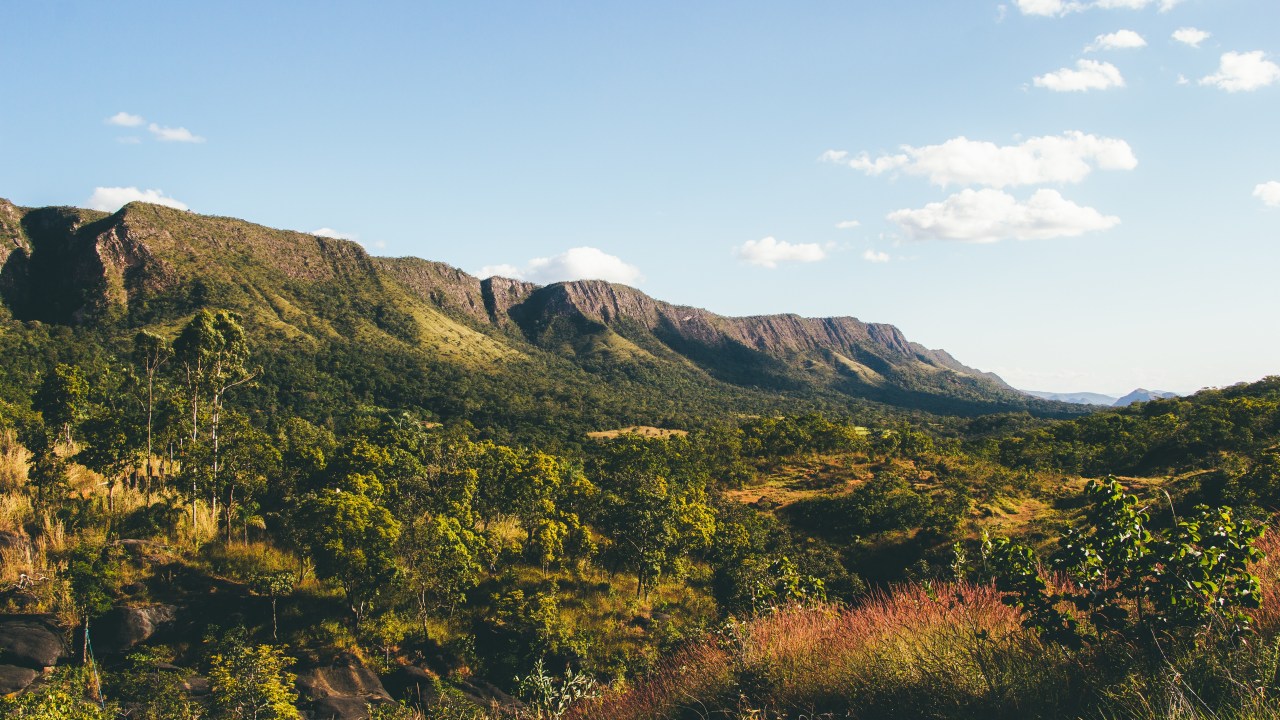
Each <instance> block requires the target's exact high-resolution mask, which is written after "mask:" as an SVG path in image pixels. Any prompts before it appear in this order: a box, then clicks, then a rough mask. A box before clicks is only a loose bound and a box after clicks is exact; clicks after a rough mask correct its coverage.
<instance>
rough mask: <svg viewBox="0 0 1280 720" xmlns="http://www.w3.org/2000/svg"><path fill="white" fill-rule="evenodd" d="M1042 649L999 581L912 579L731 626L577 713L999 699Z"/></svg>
mask: <svg viewBox="0 0 1280 720" xmlns="http://www.w3.org/2000/svg"><path fill="white" fill-rule="evenodd" d="M1011 657H1014V658H1019V659H1022V660H1026V661H1028V662H1022V663H1011V662H1010V658H1011ZM1044 657H1045V648H1044V647H1043V646H1041V645H1040V644H1039V643H1038V642H1037V641H1035V639H1034V638H1033V637H1032V636H1031V634H1030V633H1027V632H1025V631H1024V630H1022V628H1021V627H1020V625H1019V622H1018V616H1017V613H1016V611H1015V610H1014V609H1012V608H1010V607H1008V606H1006V605H1004V604H1002V603H1001V602H1000V597H999V593H997V592H996V591H995V589H994V588H991V587H989V586H978V585H972V584H968V583H959V584H953V585H941V586H938V587H937V588H936V592H932V593H931V592H929V591H927V590H926V589H925V588H923V587H921V586H918V585H904V586H900V587H896V588H894V589H893V590H892V591H890V592H882V593H876V594H874V595H872V596H871V597H870V598H868V599H867V601H866V602H864V603H862V604H861V605H859V606H857V607H854V608H848V609H841V608H836V607H832V606H818V607H807V608H806V607H794V608H787V609H782V610H779V611H777V612H775V613H771V614H768V615H764V616H762V617H759V618H757V619H755V620H753V621H751V622H748V623H743V624H739V625H736V626H731V627H730V628H729V629H728V630H726V631H725V632H724V633H723V634H722V636H720V637H717V638H714V639H708V640H707V641H706V642H703V643H701V644H699V645H696V646H693V647H691V648H689V649H688V650H686V651H685V652H684V653H683V654H681V655H680V656H678V657H677V658H675V659H673V660H672V661H671V662H669V663H666V664H665V665H664V666H663V667H662V668H661V669H660V670H658V671H657V672H656V673H655V674H654V675H653V676H651V677H650V678H648V679H647V680H645V681H643V682H641V683H639V684H638V685H637V686H635V687H633V688H631V689H629V690H627V691H624V692H620V693H616V694H613V695H610V696H608V697H605V698H603V699H601V700H599V701H597V702H596V703H594V704H592V705H591V706H589V707H582V708H579V709H578V712H577V713H576V714H575V715H574V717H575V718H581V719H585V718H616V719H617V720H626V719H630V718H634V719H636V720H639V719H640V718H645V719H650V718H654V719H656V718H686V717H688V718H702V717H716V716H725V715H727V714H730V713H731V714H734V715H741V716H750V712H751V711H756V712H759V713H763V714H761V715H759V717H798V716H800V715H801V714H806V713H808V714H812V713H822V712H839V713H842V714H843V713H845V712H851V711H859V710H862V711H866V712H868V713H875V712H876V711H877V710H876V709H877V708H883V707H889V706H893V707H898V708H900V709H907V708H910V707H916V706H919V708H920V710H919V711H920V712H921V713H924V712H927V709H926V708H928V707H941V706H950V707H956V706H965V707H968V706H972V705H986V704H998V703H1003V702H1007V698H1008V694H1007V693H1006V692H1005V688H1004V687H1003V686H1004V685H1006V684H1007V683H1008V682H1009V680H1010V677H1019V678H1021V677H1022V676H1024V675H1028V674H1034V673H1035V672H1038V671H1042V670H1043V665H1042V662H1043V658H1044ZM1035 658H1040V659H1041V660H1040V662H1036V661H1035V660H1034V659H1035ZM1011 669H1012V672H1011ZM1022 679H1025V678H1022ZM918 716H924V715H923V714H920V715H918ZM904 717H905V716H904Z"/></svg>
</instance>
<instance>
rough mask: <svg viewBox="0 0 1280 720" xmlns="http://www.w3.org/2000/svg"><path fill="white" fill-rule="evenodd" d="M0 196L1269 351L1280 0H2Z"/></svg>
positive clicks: (1029, 327)
mask: <svg viewBox="0 0 1280 720" xmlns="http://www.w3.org/2000/svg"><path fill="white" fill-rule="evenodd" d="M4 16H5V26H6V30H5V32H3V34H2V39H0V68H3V70H4V73H3V78H4V81H3V84H4V88H5V91H4V92H3V93H2V94H0V97H2V98H3V99H0V158H2V160H0V197H5V198H8V199H9V200H11V201H13V202H15V203H17V204H19V205H25V206H32V207H35V206H44V205H76V206H81V207H95V208H99V209H104V210H114V209H116V208H118V207H119V206H120V205H121V204H123V203H125V202H128V201H131V200H146V201H149V202H161V203H165V204H170V205H174V206H176V207H186V208H189V209H191V210H192V211H195V212H199V213H207V214H214V215H227V216H234V217H239V218H244V219H246V220H250V221H253V222H257V223H261V224H263V225H268V226H271V227H278V228H288V229H293V230H301V231H304V232H314V233H317V234H325V235H332V236H339V237H346V238H350V239H354V240H356V241H358V242H360V243H361V244H363V245H364V246H365V247H366V248H367V249H368V250H369V252H371V253H373V254H376V255H391V256H403V255H413V256H418V257H424V258H427V259H431V260H438V261H442V262H446V263H449V264H451V265H454V266H457V267H460V268H462V269H464V270H466V271H468V272H471V273H473V274H478V275H481V276H486V275H488V274H502V275H507V276H517V277H521V278H523V279H527V280H530V281H533V282H538V283H548V282H555V281H559V280H569V279H578V278H583V277H601V278H604V279H607V280H612V281H615V282H623V283H626V284H630V285H634V286H636V287H638V288H640V289H641V290H643V291H645V292H646V293H648V294H650V295H652V296H654V297H657V298H659V299H662V300H666V301H669V302H673V303H677V304H684V305H693V306H698V307H704V308H707V309H709V310H712V311H714V312H718V313H722V314H726V315H755V314H767V313H783V312H792V313H798V314H801V315H806V316H840V315H850V316H854V317H857V318H859V319H861V320H863V321H866V322H882V323H890V324H894V325H897V326H898V327H899V328H901V329H902V330H903V332H904V333H905V334H906V335H907V337H908V338H910V339H912V340H914V341H916V342H919V343H922V344H924V345H927V346H929V347H933V348H944V349H946V350H947V351H949V352H950V353H952V354H953V355H954V356H955V357H956V358H958V359H959V360H960V361H961V362H964V363H966V364H968V365H970V366H973V367H977V368H980V369H982V370H987V371H992V372H996V373H998V374H999V375H1001V376H1002V377H1003V378H1004V379H1005V380H1007V381H1008V382H1010V383H1011V384H1013V385H1014V386H1016V387H1021V388H1025V389H1036V390H1051V391H1061V392H1067V391H1094V392H1103V393H1109V394H1112V395H1121V394H1124V393H1126V392H1128V391H1129V390H1131V389H1133V388H1135V387H1146V388H1149V389H1159V390H1170V391H1176V392H1182V393H1187V392H1193V391H1195V390H1198V389H1200V388H1202V387H1220V386H1226V385H1230V384H1232V383H1235V382H1240V381H1251V380H1256V379H1258V378H1261V377H1263V376H1266V375H1269V374H1276V373H1280V332H1277V327H1276V322H1275V321H1276V311H1277V309H1280V282H1277V281H1276V275H1277V269H1280V64H1278V63H1280V6H1278V5H1276V3H1275V0H1079V1H1078V2H1072V1H1069V0H1010V1H1009V2H1003V3H1001V2H983V1H979V0H913V2H910V3H905V2H898V3H890V2H873V1H869V0H861V1H858V0H844V1H842V2H836V1H831V2H792V3H777V2H773V3H764V2H753V1H751V0H735V1H733V2H713V1H707V2H696V3H689V2H666V1H664V0H649V1H647V2H644V3H601V2H538V1H533V0H523V1H521V2H484V1H483V0H480V1H475V2H450V3H440V2H403V3H401V2H379V3H372V2H371V3H354V2H342V3H339V2H324V1H315V2H307V3H293V2H290V3H286V2H269V1H263V0H256V1H254V2H236V1H232V0H224V1H220V2H217V3H175V2H167V1H166V2H133V1H130V0H117V1H114V2H110V3H105V2H98V1H85V2H71V1H63V0H47V1H44V2H36V1H35V0H9V1H8V2H6V3H4Z"/></svg>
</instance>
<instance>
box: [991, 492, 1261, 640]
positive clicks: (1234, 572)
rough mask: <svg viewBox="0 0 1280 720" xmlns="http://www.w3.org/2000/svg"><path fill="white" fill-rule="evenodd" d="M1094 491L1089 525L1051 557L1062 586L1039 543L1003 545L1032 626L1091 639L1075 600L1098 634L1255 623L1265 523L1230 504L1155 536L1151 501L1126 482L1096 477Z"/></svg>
mask: <svg viewBox="0 0 1280 720" xmlns="http://www.w3.org/2000/svg"><path fill="white" fill-rule="evenodd" d="M1085 492H1086V496H1087V498H1088V501H1089V504H1088V506H1087V507H1086V509H1085V513H1084V524H1083V525H1082V526H1080V527H1076V528H1072V529H1071V530H1070V531H1068V532H1067V533H1066V534H1065V535H1064V536H1063V537H1062V538H1061V539H1060V541H1059V550H1058V552H1057V553H1056V554H1055V555H1054V556H1053V558H1052V560H1051V563H1050V566H1051V568H1052V569H1053V570H1055V571H1057V572H1059V573H1061V576H1062V578H1063V580H1064V584H1063V585H1062V586H1058V585H1055V584H1053V583H1051V582H1049V581H1048V580H1047V579H1046V577H1045V576H1044V574H1043V572H1042V567H1041V563H1040V561H1039V559H1038V558H1037V557H1036V555H1035V553H1034V551H1032V550H1031V549H1030V548H1028V547H1026V546H1025V545H1021V544H1019V543H1015V542H1012V541H1010V540H1008V539H1001V540H998V541H996V543H995V544H994V548H993V550H992V552H991V560H992V562H993V564H994V568H995V576H996V582H997V586H998V587H999V589H1000V590H1001V591H1003V592H1005V593H1006V602H1008V603H1009V604H1012V605H1016V606H1017V607H1019V608H1021V609H1022V611H1023V615H1024V621H1023V622H1024V624H1025V625H1027V626H1028V627H1032V628H1035V629H1036V630H1038V631H1039V632H1041V633H1042V634H1043V635H1045V636H1046V637H1049V638H1052V639H1054V640H1057V641H1059V642H1063V643H1067V644H1079V642H1080V641H1081V640H1082V639H1085V637H1084V636H1082V635H1081V634H1080V621H1079V619H1078V618H1077V617H1076V616H1075V614H1073V613H1072V612H1071V609H1072V608H1073V609H1074V610H1075V611H1076V612H1079V613H1081V614H1083V616H1084V619H1085V620H1087V622H1088V623H1089V626H1091V627H1092V628H1093V630H1094V633H1095V635H1097V636H1105V635H1108V634H1118V635H1121V636H1124V637H1129V638H1134V639H1143V638H1147V637H1150V636H1152V634H1153V633H1161V634H1163V635H1165V636H1170V635H1181V634H1191V635H1197V634H1201V633H1204V632H1206V631H1209V630H1210V629H1214V630H1217V631H1221V632H1223V633H1225V634H1226V635H1227V636H1228V637H1235V636H1239V635H1242V634H1246V633H1249V632H1250V631H1251V622H1250V617H1249V615H1248V614H1246V613H1245V612H1244V609H1246V608H1255V607H1258V604H1259V595H1260V586H1259V581H1258V578H1257V577H1256V576H1254V575H1253V574H1251V573H1250V572H1249V564H1250V563H1251V562H1253V561H1256V560H1258V559H1259V558H1260V556H1261V553H1260V551H1259V550H1257V549H1256V548H1255V547H1254V542H1255V541H1257V540H1258V539H1259V538H1260V537H1261V536H1262V533H1263V530H1264V527H1263V526H1262V525H1261V524H1259V523H1256V522H1252V521H1249V520H1244V521H1238V520H1236V519H1235V518H1234V517H1233V515H1232V511H1231V509H1230V508H1226V507H1222V508H1208V507H1205V506H1199V507H1197V508H1196V510H1195V512H1194V514H1193V515H1191V516H1190V517H1187V518H1175V521H1174V524H1173V527H1172V528H1170V529H1168V530H1166V531H1164V532H1161V533H1159V534H1154V533H1153V532H1152V531H1151V529H1150V528H1149V523H1150V518H1149V515H1148V513H1147V511H1146V509H1145V508H1143V507H1141V506H1140V505H1139V503H1138V499H1137V498H1136V497H1135V496H1133V495H1130V494H1128V493H1126V492H1125V491H1124V488H1123V486H1121V485H1120V483H1119V481H1117V480H1115V479H1114V478H1109V479H1107V480H1105V481H1097V480H1095V481H1092V482H1090V484H1089V485H1088V487H1087V488H1086V491H1085Z"/></svg>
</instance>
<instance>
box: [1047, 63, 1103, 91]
mask: <svg viewBox="0 0 1280 720" xmlns="http://www.w3.org/2000/svg"><path fill="white" fill-rule="evenodd" d="M1033 82H1035V85H1036V87H1042V88H1047V89H1049V90H1053V91H1054V92H1083V91H1085V90H1106V89H1108V88H1113V87H1124V77H1123V76H1122V75H1121V74H1120V69H1119V68H1117V67H1116V66H1115V65H1112V64H1111V63H1109V62H1099V61H1097V60H1077V61H1076V68H1075V69H1074V70H1072V69H1071V68H1062V69H1060V70H1055V71H1054V72H1051V73H1045V74H1044V75H1037V76H1036V78H1035V80H1034V81H1033Z"/></svg>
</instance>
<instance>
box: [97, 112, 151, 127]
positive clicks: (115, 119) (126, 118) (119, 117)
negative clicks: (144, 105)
mask: <svg viewBox="0 0 1280 720" xmlns="http://www.w3.org/2000/svg"><path fill="white" fill-rule="evenodd" d="M105 122H106V123H107V124H108V125H119V126H120V127H138V126H139V125H141V124H142V122H143V120H142V116H141V115H130V114H129V113H127V112H124V111H123V110H121V111H120V112H118V113H116V114H115V115H112V116H111V117H109V118H107V119H106V121H105Z"/></svg>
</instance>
